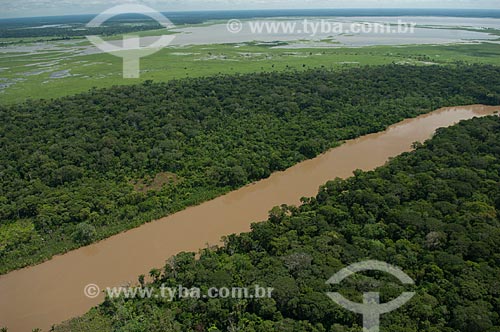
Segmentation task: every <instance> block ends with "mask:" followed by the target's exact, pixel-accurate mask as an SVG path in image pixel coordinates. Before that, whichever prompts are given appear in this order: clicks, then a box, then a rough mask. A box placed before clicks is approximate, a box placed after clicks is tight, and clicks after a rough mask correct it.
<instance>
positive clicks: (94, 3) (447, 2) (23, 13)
mask: <svg viewBox="0 0 500 332" xmlns="http://www.w3.org/2000/svg"><path fill="white" fill-rule="evenodd" d="M126 3H140V4H144V5H147V6H150V7H152V8H154V9H156V10H159V11H191V10H235V9H236V10H242V9H283V8H285V9H294V8H295V9H305V8H310V9H313V8H474V9H500V0H439V1H436V0H0V18H5V17H30V16H56V15H73V14H97V13H99V12H102V11H104V10H106V9H108V8H110V7H113V6H115V5H119V4H126Z"/></svg>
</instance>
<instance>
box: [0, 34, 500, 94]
mask: <svg viewBox="0 0 500 332" xmlns="http://www.w3.org/2000/svg"><path fill="white" fill-rule="evenodd" d="M159 31H161V30H159ZM50 45H54V47H52V48H51V47H49V48H48V49H46V50H43V51H40V50H37V51H36V52H18V53H13V52H10V53H3V54H1V55H0V103H1V104H11V103H15V102H20V101H23V100H26V99H39V98H55V97H61V96H65V95H71V94H75V93H80V92H84V91H87V90H89V89H91V88H93V87H97V88H102V87H109V86H112V85H124V84H133V83H138V82H141V81H145V80H154V81H168V80H171V79H179V78H185V77H197V76H205V75H213V74H218V73H230V74H235V73H249V72H261V71H270V70H275V71H283V70H302V69H308V68H316V67H322V66H324V67H328V68H342V67H346V66H360V65H380V64H388V63H401V64H408V63H411V64H422V65H426V64H431V63H432V64H434V63H437V64H450V63H454V62H457V61H463V62H468V63H488V64H496V65H500V45H499V44H494V43H482V44H457V45H435V46H434V45H427V46H422V45H415V46H373V47H363V48H341V47H339V48H301V49H297V48H294V49H285V48H275V47H270V46H269V45H259V44H255V43H248V44H239V45H233V44H225V45H202V46H185V47H169V48H165V49H163V50H161V51H160V52H158V53H156V54H154V55H151V56H149V57H146V58H142V59H141V78H140V79H137V80H134V79H123V78H122V59H121V58H118V57H115V56H112V55H110V54H82V53H83V52H82V51H83V50H84V48H85V47H87V46H88V43H87V42H86V41H75V40H74V41H66V42H59V43H58V42H54V43H52V44H50ZM21 50H22V49H21ZM0 51H1V49H0Z"/></svg>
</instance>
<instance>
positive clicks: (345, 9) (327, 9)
mask: <svg viewBox="0 0 500 332" xmlns="http://www.w3.org/2000/svg"><path fill="white" fill-rule="evenodd" d="M301 10H306V11H318V10H319V11H321V10H325V11H332V10H339V11H347V10H379V11H380V10H408V11H412V10H420V11H421V10H429V11H475V12H480V11H495V12H500V8H418V7H417V8H403V7H384V8H380V7H379V8H376V7H353V8H261V9H259V8H256V9H199V10H168V11H163V10H160V11H159V12H161V13H163V14H165V13H205V12H212V13H213V12H220V13H228V12H255V11H260V12H262V11H270V12H271V11H273V12H275V11H288V12H291V11H301ZM129 14H132V15H133V14H135V13H129ZM97 15H99V13H82V14H68V15H42V16H13V17H0V21H2V20H16V19H34V18H57V17H82V16H97Z"/></svg>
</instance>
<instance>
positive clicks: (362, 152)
mask: <svg viewBox="0 0 500 332" xmlns="http://www.w3.org/2000/svg"><path fill="white" fill-rule="evenodd" d="M497 111H500V106H498V107H488V106H481V105H473V106H461V107H451V108H443V109H440V110H437V111H434V112H432V113H430V114H427V115H424V116H420V117H418V118H416V119H410V120H406V121H403V122H401V123H398V124H396V125H393V126H391V127H390V128H389V129H388V130H386V131H384V132H382V133H377V134H372V135H367V136H364V137H361V138H359V139H355V140H352V141H348V142H346V143H345V144H344V145H342V146H340V147H338V148H335V149H332V150H330V151H328V152H327V153H325V154H323V155H321V156H319V157H317V158H315V159H312V160H308V161H305V162H302V163H300V164H298V165H296V166H294V167H292V168H290V169H288V170H286V171H284V172H279V173H275V174H273V175H272V176H271V177H270V178H268V179H265V180H262V181H259V182H257V183H255V184H252V185H249V186H246V187H244V188H242V189H239V190H236V191H234V192H231V193H229V194H227V195H225V196H222V197H219V198H216V199H214V200H212V201H209V202H206V203H204V204H201V205H199V206H196V207H191V208H188V209H186V210H184V211H182V212H179V213H176V214H174V215H171V216H168V217H166V218H163V219H160V220H157V221H155V222H152V223H149V224H146V225H144V226H141V227H139V228H136V229H134V230H131V231H128V232H125V233H122V234H119V235H116V236H113V237H111V238H109V239H107V240H104V241H102V242H99V243H96V244H93V245H90V246H88V247H85V248H81V249H78V250H75V251H72V252H69V253H67V254H65V255H61V256H57V257H54V258H53V259H52V260H50V261H47V262H45V263H42V264H40V265H37V266H33V267H28V268H25V269H22V270H18V271H14V272H11V273H9V274H6V275H3V276H0V327H2V326H7V327H8V328H9V332H30V331H32V329H33V328H42V329H44V330H48V329H49V328H50V326H51V325H52V324H56V323H60V322H62V321H64V320H67V319H70V318H72V317H75V316H78V315H82V314H83V313H85V312H86V311H88V310H89V309H90V308H91V307H93V306H96V305H98V304H99V303H100V302H101V301H102V300H103V296H100V297H98V298H96V299H89V298H87V297H86V296H85V295H84V288H85V286H86V285H88V284H96V285H98V286H99V287H100V288H101V289H104V288H105V287H110V286H120V285H123V284H126V283H127V282H135V281H136V280H137V276H138V275H140V274H147V273H148V272H149V271H150V270H151V268H153V267H162V266H163V265H164V262H165V261H166V259H167V258H169V257H170V256H172V255H174V254H176V253H178V252H181V251H197V250H198V249H199V248H203V247H206V245H207V244H219V240H220V238H221V236H223V235H227V234H232V233H241V232H246V231H248V230H249V229H250V224H251V223H252V222H257V221H262V220H265V219H266V218H267V214H268V211H269V210H270V209H271V208H273V207H274V206H277V205H281V204H283V203H285V204H298V203H299V202H300V198H301V197H304V196H314V195H315V194H316V193H317V190H318V187H319V186H320V185H322V184H324V183H325V182H327V181H328V180H331V179H334V178H335V177H342V178H346V177H349V176H350V175H352V172H353V171H354V170H356V169H363V170H371V169H374V168H376V167H378V166H381V165H383V164H384V163H386V162H387V160H388V159H389V158H390V157H394V156H397V155H399V154H401V153H403V152H405V151H410V150H411V145H412V143H413V142H416V141H424V140H426V139H428V138H430V137H431V136H432V134H433V133H434V132H435V130H436V129H437V128H440V127H447V126H450V125H453V124H455V123H457V122H458V121H460V120H465V119H470V118H473V117H476V116H485V115H490V114H493V113H495V112H497Z"/></svg>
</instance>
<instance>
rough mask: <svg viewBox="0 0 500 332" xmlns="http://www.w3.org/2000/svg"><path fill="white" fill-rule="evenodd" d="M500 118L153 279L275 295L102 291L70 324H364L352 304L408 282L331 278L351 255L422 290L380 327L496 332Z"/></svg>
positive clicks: (357, 179)
mask: <svg viewBox="0 0 500 332" xmlns="http://www.w3.org/2000/svg"><path fill="white" fill-rule="evenodd" d="M499 169H500V119H499V118H498V116H494V117H488V118H482V119H474V120H470V121H466V122H462V123H460V124H459V125H457V126H455V127H451V128H447V129H441V130H439V131H438V133H437V135H436V136H435V137H434V138H433V139H432V140H430V141H428V142H427V143H426V144H425V145H419V146H418V147H417V150H416V151H414V152H411V153H406V154H404V155H402V156H400V157H397V158H395V159H393V160H392V161H391V162H390V163H389V164H387V165H386V166H384V167H381V168H379V169H377V170H375V171H372V172H361V171H357V172H355V176H354V177H352V178H350V179H348V180H340V179H336V180H334V181H331V182H328V183H327V184H326V185H325V186H323V187H322V188H321V189H320V191H319V193H318V195H317V196H316V197H314V198H308V199H303V202H304V204H303V205H302V206H300V207H295V206H281V207H279V208H278V207H277V208H275V209H273V210H272V211H271V212H270V217H269V220H268V221H266V222H264V223H258V224H254V225H253V227H252V232H250V233H246V234H241V235H238V236H237V235H231V236H228V237H226V238H225V246H224V247H221V248H211V249H205V250H202V251H201V252H200V258H199V259H198V260H196V259H195V254H194V253H192V254H191V253H181V254H179V255H177V256H176V257H174V258H172V259H170V260H169V261H168V262H167V264H166V266H165V268H164V269H163V271H162V273H160V274H159V273H158V272H157V271H152V274H154V275H155V279H156V281H155V282H154V283H153V284H152V285H150V286H154V287H155V288H157V289H158V288H159V287H160V285H162V284H164V285H165V286H167V287H176V286H177V285H179V284H181V285H183V286H184V287H188V288H189V287H201V288H202V289H208V288H209V287H221V286H225V287H247V286H250V285H261V286H266V287H274V288H275V291H274V293H273V297H272V298H271V299H247V300H241V299H209V300H208V299H199V300H198V299H174V301H173V302H168V301H166V300H162V299H125V298H123V297H121V298H118V299H110V298H108V299H106V301H105V302H104V303H103V304H102V305H100V306H99V307H98V308H95V309H93V310H91V311H90V312H89V313H88V314H86V315H85V316H84V317H82V318H78V319H74V320H71V321H69V322H67V323H65V324H62V325H61V326H58V327H56V328H54V329H53V331H55V332H66V331H72V332H77V331H90V330H92V331H116V332H124V331H134V332H143V331H144V332H145V331H148V332H155V331H158V332H159V331H182V332H185V331H186V332H189V331H247V332H260V331H261V332H268V331H310V332H325V331H332V332H333V331H344V332H354V331H361V328H360V327H359V326H360V325H361V316H360V315H356V314H353V313H351V312H348V311H346V310H344V309H343V308H341V307H339V306H337V305H336V304H334V303H333V302H332V301H331V300H330V299H329V298H328V297H327V296H326V294H325V293H326V292H329V291H340V292H342V294H344V295H345V296H346V297H348V298H350V299H351V300H352V301H356V302H361V294H362V293H363V292H366V291H379V292H380V293H381V296H382V301H383V302H387V301H388V300H389V299H392V298H395V297H398V296H399V295H400V294H401V292H402V291H404V290H405V289H407V288H405V287H403V286H402V285H401V284H400V283H399V281H397V280H396V279H394V278H392V277H390V278H389V276H388V275H380V274H364V275H357V276H356V277H350V278H348V280H346V281H345V282H344V283H343V284H342V285H341V286H338V288H330V286H328V285H326V284H325V282H326V280H328V279H329V278H330V277H331V276H332V275H333V274H334V273H336V272H337V271H339V270H340V269H342V268H343V267H345V266H346V265H350V264H352V263H354V262H358V261H364V260H367V259H377V260H382V261H386V262H389V263H391V264H394V265H397V266H399V267H401V268H402V269H404V271H405V272H406V273H407V274H408V275H409V276H410V277H411V278H413V279H414V280H415V281H416V285H415V288H414V291H415V292H416V296H415V297H414V298H413V299H412V300H411V301H410V302H409V303H408V304H406V305H405V306H404V307H403V308H400V309H399V310H397V311H394V312H392V313H389V314H386V315H384V316H383V318H382V320H381V325H382V326H381V331H383V332H385V331H387V332H388V331H391V332H417V331H430V332H496V331H499V330H500V316H499V312H500V302H499V300H498V299H499V298H500V287H499V285H498V282H499V281H498V275H499V274H500V214H499V213H498V212H499V209H500V186H499V185H498V184H499V182H500V174H499V173H498V170H499Z"/></svg>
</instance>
